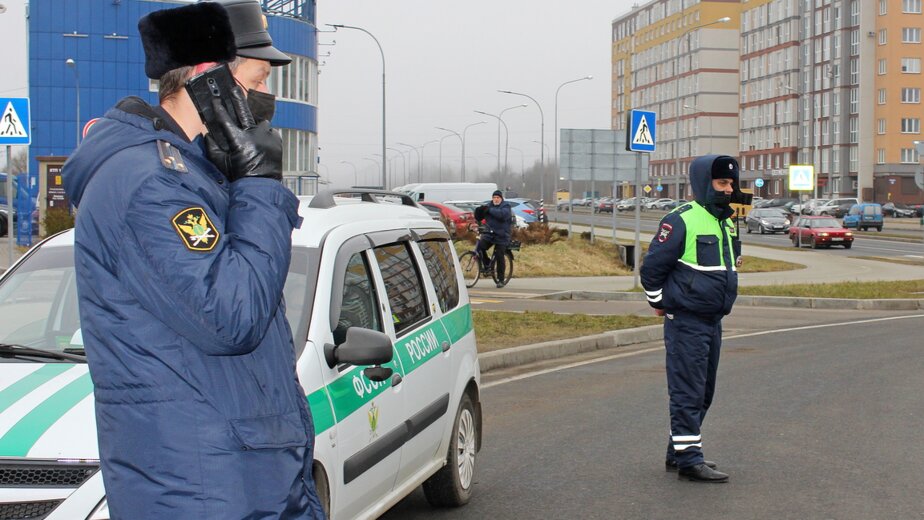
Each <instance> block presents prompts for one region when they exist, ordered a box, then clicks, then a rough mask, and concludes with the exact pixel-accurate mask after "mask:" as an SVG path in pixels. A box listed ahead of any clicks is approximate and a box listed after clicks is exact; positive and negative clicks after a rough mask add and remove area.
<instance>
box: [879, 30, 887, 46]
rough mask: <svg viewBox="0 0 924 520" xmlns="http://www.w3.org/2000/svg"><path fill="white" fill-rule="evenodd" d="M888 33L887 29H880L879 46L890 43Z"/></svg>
mask: <svg viewBox="0 0 924 520" xmlns="http://www.w3.org/2000/svg"><path fill="white" fill-rule="evenodd" d="M887 36H888V32H887V31H886V30H885V29H879V45H885V44H886V43H888V42H889V41H888V39H887Z"/></svg>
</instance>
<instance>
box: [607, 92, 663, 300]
mask: <svg viewBox="0 0 924 520" xmlns="http://www.w3.org/2000/svg"><path fill="white" fill-rule="evenodd" d="M626 119H627V123H628V124H626V132H627V133H626V150H628V151H630V152H638V155H637V156H636V161H635V168H636V170H635V190H634V191H635V251H634V260H635V265H634V266H633V269H632V272H633V285H634V287H635V288H638V278H639V264H641V262H640V260H641V258H640V256H639V255H640V253H641V251H642V248H641V244H640V238H639V235H641V228H642V198H641V196H640V194H639V193H640V191H641V187H642V156H641V154H643V153H651V152H653V151H655V148H656V147H657V142H658V114H657V113H655V112H649V111H647V110H630V111H629V112H628V113H627V114H626ZM659 184H660V182H659ZM645 187H646V188H647V190H646V192H645V193H649V192H651V186H650V185H647V186H645ZM678 198H679V197H678ZM614 211H615V208H614Z"/></svg>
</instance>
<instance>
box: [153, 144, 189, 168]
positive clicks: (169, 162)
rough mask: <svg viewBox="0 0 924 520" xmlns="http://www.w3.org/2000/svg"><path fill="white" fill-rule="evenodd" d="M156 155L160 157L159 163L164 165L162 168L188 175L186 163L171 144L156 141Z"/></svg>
mask: <svg viewBox="0 0 924 520" xmlns="http://www.w3.org/2000/svg"><path fill="white" fill-rule="evenodd" d="M157 153H158V154H159V155H160V163H161V164H163V165H164V168H167V169H169V170H173V171H176V172H180V173H189V169H188V168H186V162H184V161H183V156H182V155H180V151H179V150H177V149H176V147H175V146H173V145H172V144H170V143H168V142H167V141H157Z"/></svg>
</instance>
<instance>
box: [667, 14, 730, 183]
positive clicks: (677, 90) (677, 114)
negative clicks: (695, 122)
mask: <svg viewBox="0 0 924 520" xmlns="http://www.w3.org/2000/svg"><path fill="white" fill-rule="evenodd" d="M730 21H731V18H729V17H728V16H723V17H722V18H719V19H718V20H714V21H711V22H707V23H704V24H701V25H694V26H693V27H690V28H689V29H687V30H685V31H683V32H682V33H680V36H678V37H677V50H676V52H675V53H674V94H675V95H674V130H675V132H674V142H675V145H674V175H675V176H676V177H677V199H678V200H679V199H681V198H683V195H682V194H681V193H680V104H681V103H680V40H682V39H683V38H684V37H686V38H687V53H690V38H689V36H690V33H691V32H693V31H695V30H697V29H702V28H703V27H709V26H710V25H715V24H719V23H728V22H730Z"/></svg>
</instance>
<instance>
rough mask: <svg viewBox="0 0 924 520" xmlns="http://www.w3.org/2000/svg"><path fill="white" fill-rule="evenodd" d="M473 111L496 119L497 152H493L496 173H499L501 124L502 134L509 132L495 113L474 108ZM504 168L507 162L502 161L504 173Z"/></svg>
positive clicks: (505, 124)
mask: <svg viewBox="0 0 924 520" xmlns="http://www.w3.org/2000/svg"><path fill="white" fill-rule="evenodd" d="M475 113H476V114H481V115H483V116H489V117H493V118H494V119H497V153H496V154H495V157H497V171H498V173H500V171H501V169H500V157H501V156H500V127H501V125H504V135H507V134H508V133H509V131H508V130H507V123H505V122H504V120H503V119H501V118H500V116H497V115H494V114H489V113H487V112H482V111H481V110H475ZM506 169H507V163H506V162H504V170H505V171H504V173H506Z"/></svg>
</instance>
